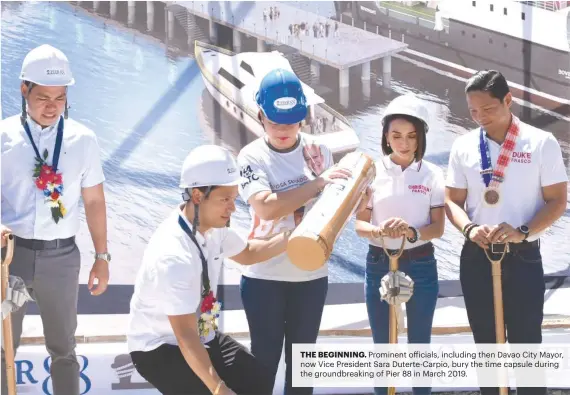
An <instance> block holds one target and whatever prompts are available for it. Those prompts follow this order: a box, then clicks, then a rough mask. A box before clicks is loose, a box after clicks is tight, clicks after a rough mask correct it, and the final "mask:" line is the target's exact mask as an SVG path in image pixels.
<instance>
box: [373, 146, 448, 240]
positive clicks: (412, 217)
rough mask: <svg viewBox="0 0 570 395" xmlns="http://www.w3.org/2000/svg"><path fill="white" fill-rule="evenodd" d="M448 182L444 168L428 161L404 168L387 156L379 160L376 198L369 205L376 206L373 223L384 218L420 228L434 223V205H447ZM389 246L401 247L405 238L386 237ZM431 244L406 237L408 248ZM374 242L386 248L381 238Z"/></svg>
mask: <svg viewBox="0 0 570 395" xmlns="http://www.w3.org/2000/svg"><path fill="white" fill-rule="evenodd" d="M444 191H445V183H444V178H443V172H442V171H441V169H440V168H439V167H437V166H435V165H433V164H431V163H429V162H427V161H425V160H422V161H420V162H414V163H412V164H411V165H410V166H408V167H407V168H406V169H405V170H404V171H402V167H401V166H399V165H397V164H395V163H394V162H392V160H391V159H390V157H389V156H384V157H383V158H382V159H381V160H379V161H377V162H376V177H375V179H374V182H373V183H372V197H371V198H370V201H369V202H368V208H370V209H372V217H371V219H370V223H371V224H372V225H375V226H379V225H380V224H381V223H382V222H383V221H385V220H387V219H389V218H392V217H396V218H402V219H403V220H404V221H406V222H407V223H408V224H409V225H410V226H413V227H414V228H416V229H419V228H421V227H423V226H426V225H429V224H430V223H431V217H430V212H431V209H432V208H437V207H443V204H444ZM384 243H385V246H386V248H389V249H399V248H400V246H401V244H402V239H392V238H388V237H385V238H384ZM426 243H428V242H427V241H424V240H418V241H416V242H415V243H413V244H412V243H410V242H408V241H407V240H406V244H405V246H404V248H405V249H410V248H415V247H419V246H421V245H423V244H426ZM370 244H372V245H375V246H377V247H382V244H381V243H380V241H372V240H371V241H370Z"/></svg>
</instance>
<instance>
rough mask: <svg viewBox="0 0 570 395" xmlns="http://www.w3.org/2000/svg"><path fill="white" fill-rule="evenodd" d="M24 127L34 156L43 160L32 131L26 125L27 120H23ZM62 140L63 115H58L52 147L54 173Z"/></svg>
mask: <svg viewBox="0 0 570 395" xmlns="http://www.w3.org/2000/svg"><path fill="white" fill-rule="evenodd" d="M24 129H25V130H26V134H27V135H28V138H29V139H30V142H31V143H32V147H33V148H34V152H35V153H36V157H37V158H38V159H39V160H40V162H44V160H43V158H42V156H41V155H40V151H39V150H38V147H37V146H36V143H35V142H34V139H33V138H32V132H30V127H29V126H28V122H24ZM62 140H63V117H60V120H59V125H58V126H57V136H56V138H55V147H54V149H53V157H52V163H51V167H52V169H53V171H54V173H57V165H58V163H59V153H60V152H61V143H62Z"/></svg>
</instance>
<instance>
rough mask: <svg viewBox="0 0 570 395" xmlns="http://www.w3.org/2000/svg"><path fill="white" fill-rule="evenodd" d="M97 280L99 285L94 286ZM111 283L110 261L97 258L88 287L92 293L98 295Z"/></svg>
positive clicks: (90, 274)
mask: <svg viewBox="0 0 570 395" xmlns="http://www.w3.org/2000/svg"><path fill="white" fill-rule="evenodd" d="M95 280H97V287H96V288H93V286H94V285H95ZM108 283H109V263H108V262H107V261H106V260H104V259H97V260H96V261H95V263H94V264H93V267H92V268H91V272H90V273H89V283H88V284H87V287H88V288H89V291H90V292H91V295H93V296H98V295H101V294H102V293H103V292H105V291H106V290H107V284H108Z"/></svg>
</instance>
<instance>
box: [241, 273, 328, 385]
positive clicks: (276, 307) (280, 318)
mask: <svg viewBox="0 0 570 395" xmlns="http://www.w3.org/2000/svg"><path fill="white" fill-rule="evenodd" d="M327 290H328V278H327V277H323V278H319V279H317V280H312V281H303V282H287V281H272V280H260V279H255V278H249V277H245V276H242V280H241V297H242V301H243V306H244V309H245V313H246V316H247V321H248V324H249V332H250V336H251V352H252V353H253V355H255V357H256V358H257V359H259V361H260V362H262V363H263V364H264V365H266V366H267V367H268V368H269V370H270V375H271V378H272V384H271V387H272V388H273V385H274V382H275V375H276V374H277V370H278V367H279V360H280V359H281V353H282V351H283V340H285V364H286V374H285V392H284V393H285V395H292V394H296V395H297V394H299V395H301V394H303V395H304V394H312V393H313V389H312V388H303V387H293V382H292V366H291V365H292V351H293V349H292V345H293V344H294V343H313V344H314V343H316V341H317V337H318V334H319V327H320V325H321V317H322V314H323V308H324V305H325V299H326V296H327Z"/></svg>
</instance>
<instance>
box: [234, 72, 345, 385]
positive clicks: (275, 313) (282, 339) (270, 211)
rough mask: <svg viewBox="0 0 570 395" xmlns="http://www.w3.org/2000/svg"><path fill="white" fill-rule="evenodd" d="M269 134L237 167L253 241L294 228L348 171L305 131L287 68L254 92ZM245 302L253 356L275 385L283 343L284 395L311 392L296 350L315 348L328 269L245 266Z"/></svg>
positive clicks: (283, 260) (295, 82) (270, 263)
mask: <svg viewBox="0 0 570 395" xmlns="http://www.w3.org/2000/svg"><path fill="white" fill-rule="evenodd" d="M256 101H257V104H258V106H259V114H258V116H259V120H260V121H261V123H262V125H263V128H264V131H265V135H264V136H262V137H260V138H258V139H257V140H255V141H253V142H252V143H250V144H248V145H247V146H245V147H244V148H243V149H242V150H241V151H240V153H239V156H238V163H239V165H240V167H241V174H242V176H243V177H244V178H246V179H247V180H245V181H244V182H243V183H242V184H240V195H241V197H242V199H243V200H244V201H245V202H247V203H248V204H249V205H250V214H251V226H250V237H251V238H265V237H268V236H271V235H273V234H275V233H279V232H283V231H288V230H293V229H294V228H295V227H296V226H297V225H298V224H299V222H300V220H301V219H302V217H303V215H304V211H305V208H306V209H307V211H308V209H309V208H310V206H311V204H312V202H313V201H314V199H315V198H317V197H318V196H319V194H320V192H321V191H322V189H323V188H324V187H325V185H327V184H329V183H331V182H333V181H334V179H335V178H344V179H346V178H347V177H348V176H350V171H348V170H346V169H341V168H339V167H337V166H333V157H332V153H331V151H330V150H329V149H328V148H327V147H326V146H325V145H323V144H319V143H318V141H315V139H314V138H313V136H311V135H308V134H305V133H302V132H301V131H300V130H301V126H302V121H303V120H304V119H306V117H307V112H308V105H307V99H306V97H305V94H304V92H303V87H302V84H301V81H300V80H299V79H298V78H297V76H296V75H295V74H293V73H292V72H290V71H288V70H283V69H276V70H272V71H270V72H269V73H268V74H267V75H266V76H264V78H263V79H262V81H261V83H260V87H259V91H258V93H257V94H256ZM240 290H241V297H242V301H243V306H244V310H245V314H246V316H247V321H248V325H249V333H250V336H251V351H252V353H253V355H255V357H256V358H257V359H258V360H259V361H260V362H261V363H263V364H264V365H265V366H267V367H268V368H269V370H270V373H271V376H272V379H275V375H276V374H277V370H278V367H279V361H280V359H281V354H282V350H283V345H285V388H284V393H285V395H290V394H296V395H301V394H303V395H305V394H307V395H308V394H312V392H313V389H312V388H300V387H293V381H292V376H293V369H292V365H293V364H292V345H293V344H295V343H308V344H310V343H315V342H316V340H317V337H318V333H319V327H320V324H321V316H322V313H323V309H324V305H325V300H326V295H327V291H328V267H327V265H324V266H322V267H321V268H319V269H317V270H314V271H305V270H302V269H300V268H298V267H297V266H295V265H294V264H293V263H292V262H291V261H290V260H289V257H288V256H287V254H286V253H283V254H280V255H278V256H276V257H274V258H272V259H268V260H267V261H265V262H261V263H258V264H255V265H251V266H248V267H247V268H244V271H243V276H242V279H241V283H240Z"/></svg>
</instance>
